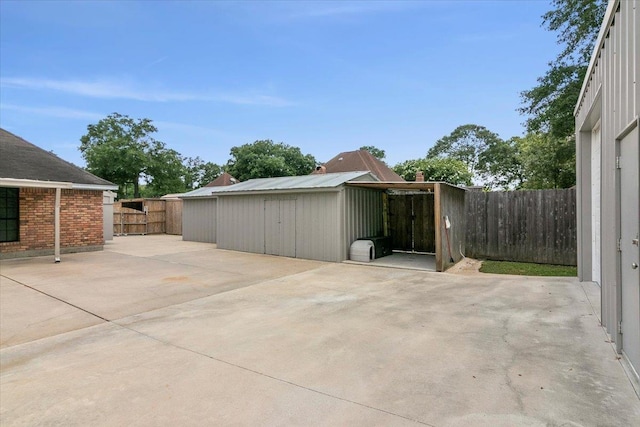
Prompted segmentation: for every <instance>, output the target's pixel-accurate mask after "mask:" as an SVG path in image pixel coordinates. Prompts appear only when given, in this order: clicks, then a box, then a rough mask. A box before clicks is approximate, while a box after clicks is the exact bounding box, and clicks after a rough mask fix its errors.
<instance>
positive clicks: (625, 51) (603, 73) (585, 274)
mask: <svg viewBox="0 0 640 427" xmlns="http://www.w3.org/2000/svg"><path fill="white" fill-rule="evenodd" d="M617 6H619V10H618V11H617V12H615V17H614V19H613V25H610V26H609V28H607V29H606V31H605V33H604V34H605V38H604V40H603V42H604V44H603V45H602V47H601V48H600V49H599V51H598V53H597V55H598V59H597V62H596V63H595V66H594V67H593V69H592V70H591V73H590V75H589V76H587V78H588V79H589V80H588V83H587V85H586V86H585V92H584V96H583V98H582V99H581V100H580V104H579V106H578V109H577V111H576V131H577V132H576V133H577V140H576V145H577V155H576V158H577V160H578V165H577V169H578V176H577V180H578V230H579V234H578V239H579V240H578V252H579V253H578V274H579V277H580V279H581V280H590V279H591V273H590V269H591V261H590V257H591V253H592V248H591V239H590V229H591V223H590V218H591V208H590V206H591V196H590V192H589V191H590V182H591V180H590V170H591V167H590V144H591V140H590V132H591V129H592V128H593V125H594V124H595V121H597V119H598V118H600V119H601V129H602V133H601V135H602V136H601V140H602V158H601V162H602V168H601V170H602V180H601V191H600V194H601V203H600V206H601V209H602V212H601V217H602V218H603V219H604V218H609V219H610V220H607V221H604V220H603V221H602V224H601V227H602V228H601V254H602V259H601V265H602V271H601V277H602V317H603V319H602V321H603V324H604V325H605V326H606V327H607V330H608V332H609V334H611V336H612V337H616V335H617V332H616V326H617V322H618V321H619V317H620V313H619V310H618V306H617V305H618V300H619V295H618V294H617V292H618V289H619V288H620V284H619V283H618V282H619V278H618V262H619V261H618V252H617V239H618V237H617V236H618V235H619V230H618V228H619V215H620V213H619V212H618V210H619V209H618V205H619V200H618V199H619V196H618V184H617V182H616V150H617V147H616V138H618V136H619V135H620V133H621V132H623V131H624V130H625V129H626V128H628V126H629V125H630V124H631V123H632V122H633V121H634V120H637V118H638V115H639V114H640V105H639V101H640V80H639V77H640V76H639V74H640V70H639V68H640V65H639V63H640V41H639V39H640V1H638V0H629V1H621V2H615V4H614V7H617ZM614 10H615V9H614ZM607 34H608V36H607Z"/></svg>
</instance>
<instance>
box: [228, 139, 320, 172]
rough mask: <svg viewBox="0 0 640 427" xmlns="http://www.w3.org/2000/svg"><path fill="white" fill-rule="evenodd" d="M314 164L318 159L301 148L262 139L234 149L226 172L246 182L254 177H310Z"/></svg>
mask: <svg viewBox="0 0 640 427" xmlns="http://www.w3.org/2000/svg"><path fill="white" fill-rule="evenodd" d="M315 165H316V159H315V158H314V157H313V156H312V155H310V154H307V155H304V154H302V152H301V151H300V149H299V148H298V147H292V146H290V145H286V144H283V143H274V142H273V141H271V140H260V141H255V142H254V143H252V144H244V145H241V146H239V147H233V148H231V159H229V161H228V162H227V165H226V171H227V172H229V173H230V174H231V175H233V176H234V177H236V178H237V179H239V180H240V181H246V180H249V179H252V178H269V177H277V176H294V175H307V174H309V173H310V172H311V171H312V170H313V168H314V166H315Z"/></svg>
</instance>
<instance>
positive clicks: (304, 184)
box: [181, 171, 375, 199]
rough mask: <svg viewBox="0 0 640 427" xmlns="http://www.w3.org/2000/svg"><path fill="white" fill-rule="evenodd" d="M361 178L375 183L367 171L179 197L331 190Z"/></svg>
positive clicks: (242, 185) (252, 182) (268, 180)
mask: <svg viewBox="0 0 640 427" xmlns="http://www.w3.org/2000/svg"><path fill="white" fill-rule="evenodd" d="M361 178H365V179H367V180H370V181H375V177H374V176H373V175H371V173H369V172H368V171H358V172H342V173H327V174H321V175H304V176H283V177H278V178H257V179H250V180H249V181H245V182H240V183H238V184H234V185H230V186H227V187H203V188H199V189H197V190H193V191H190V192H188V193H185V194H184V195H182V196H181V197H182V198H185V199H188V198H192V197H208V196H218V195H227V194H236V193H249V192H269V191H286V190H315V189H331V188H336V187H339V186H340V185H342V184H344V183H346V182H347V181H352V180H357V179H361Z"/></svg>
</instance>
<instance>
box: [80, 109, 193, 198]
mask: <svg viewBox="0 0 640 427" xmlns="http://www.w3.org/2000/svg"><path fill="white" fill-rule="evenodd" d="M156 132H157V128H156V127H155V126H154V125H153V123H152V121H151V120H149V119H132V118H130V117H128V116H126V115H122V114H118V113H113V114H110V115H108V116H107V117H106V118H104V119H102V120H100V121H99V122H98V123H96V124H90V125H88V126H87V134H86V135H83V136H82V137H81V138H80V151H81V153H82V157H83V158H84V160H85V161H86V163H87V170H88V171H89V172H91V173H93V174H95V175H97V176H99V177H101V178H104V179H107V180H109V181H111V182H113V183H114V184H117V185H118V186H119V190H118V197H120V198H123V197H129V196H130V195H132V196H133V197H140V195H141V191H140V188H141V185H140V184H141V180H144V181H145V182H147V184H148V185H147V186H146V187H148V188H146V191H147V193H148V194H152V195H161V194H160V193H161V192H166V193H172V192H180V191H182V190H183V189H184V186H183V184H182V182H181V181H180V180H178V179H176V176H181V175H182V174H183V167H182V163H181V158H180V155H179V154H178V153H177V152H176V151H174V150H169V149H167V148H166V146H165V144H164V143H163V142H160V141H157V140H156V139H155V138H154V137H153V134H154V133H156ZM179 181H180V183H179ZM129 186H132V187H133V192H132V194H129V193H128V190H127V189H128V187H129Z"/></svg>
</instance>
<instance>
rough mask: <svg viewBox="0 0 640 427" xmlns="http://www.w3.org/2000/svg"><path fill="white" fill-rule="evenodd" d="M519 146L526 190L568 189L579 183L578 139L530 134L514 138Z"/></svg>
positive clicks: (545, 134)
mask: <svg viewBox="0 0 640 427" xmlns="http://www.w3.org/2000/svg"><path fill="white" fill-rule="evenodd" d="M514 141H515V142H516V144H517V145H518V151H519V155H520V161H521V163H522V169H523V171H522V174H523V176H525V177H526V179H525V180H524V182H523V183H522V188H525V189H543V188H568V187H571V186H573V185H575V178H576V159H575V146H574V141H573V139H572V138H570V137H560V138H559V137H555V136H552V135H551V134H548V133H538V134H535V133H530V134H527V135H526V136H525V137H523V138H514Z"/></svg>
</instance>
